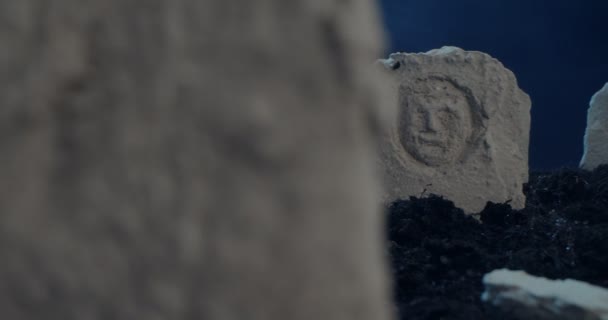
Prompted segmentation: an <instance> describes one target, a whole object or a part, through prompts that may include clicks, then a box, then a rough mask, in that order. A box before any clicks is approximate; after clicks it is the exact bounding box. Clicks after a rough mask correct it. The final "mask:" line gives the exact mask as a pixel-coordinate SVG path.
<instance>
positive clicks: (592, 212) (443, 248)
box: [388, 166, 608, 320]
mask: <svg viewBox="0 0 608 320" xmlns="http://www.w3.org/2000/svg"><path fill="white" fill-rule="evenodd" d="M524 192H525V193H526V195H527V204H526V208H525V209H523V210H512V209H511V207H510V206H509V205H508V204H495V203H488V204H487V206H486V208H485V209H484V210H483V211H482V212H481V213H480V214H478V215H476V217H474V216H467V215H465V214H464V213H463V211H462V210H461V209H458V208H456V207H455V206H454V204H453V203H452V202H451V201H448V200H446V199H443V198H441V197H438V196H434V195H430V196H429V197H425V198H420V199H419V198H410V199H409V200H403V201H396V202H394V203H392V204H391V205H390V206H389V207H388V237H389V251H390V255H391V260H392V267H393V274H394V280H395V300H396V304H397V308H398V310H399V314H400V319H407V320H417V319H425V320H427V319H428V320H430V319H462V320H474V319H491V320H500V319H514V318H511V317H510V316H509V315H508V314H503V313H501V312H500V311H498V310H496V309H494V308H491V307H489V306H487V305H485V304H483V303H482V302H481V300H480V296H481V293H482V291H483V285H482V282H481V280H482V277H483V275H484V274H486V273H488V272H491V271H492V270H495V269H501V268H508V269H511V270H524V271H527V272H528V273H530V274H533V275H537V276H543V277H548V278H553V279H557V278H573V279H578V280H583V281H587V282H590V283H592V284H595V285H600V286H604V287H608V166H603V167H600V168H598V169H596V170H595V171H593V172H588V171H582V170H575V169H562V170H559V171H556V172H551V173H532V174H531V176H530V182H529V183H528V184H527V185H526V186H525V188H524ZM479 220H481V222H479Z"/></svg>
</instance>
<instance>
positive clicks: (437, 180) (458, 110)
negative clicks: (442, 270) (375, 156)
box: [380, 47, 531, 213]
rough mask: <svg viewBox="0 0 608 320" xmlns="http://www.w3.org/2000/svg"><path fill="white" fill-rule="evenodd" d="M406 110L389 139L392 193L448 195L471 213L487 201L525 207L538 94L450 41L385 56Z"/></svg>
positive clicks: (389, 197) (388, 197)
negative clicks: (532, 99)
mask: <svg viewBox="0 0 608 320" xmlns="http://www.w3.org/2000/svg"><path fill="white" fill-rule="evenodd" d="M380 62H381V64H383V65H384V67H385V69H386V70H387V71H388V72H389V73H390V74H391V75H392V79H393V87H394V89H395V90H394V94H395V95H397V96H398V109H399V115H398V116H397V117H396V118H395V119H394V121H393V122H392V124H391V128H390V129H389V130H388V131H387V132H386V135H385V139H384V141H383V143H382V146H381V167H382V171H383V175H384V180H385V196H384V199H383V200H384V201H393V200H395V199H397V198H407V197H409V196H420V195H421V194H422V193H424V192H426V193H427V194H428V193H434V194H438V195H442V196H444V197H446V198H448V199H450V200H452V201H454V202H455V204H456V205H457V206H458V207H460V208H462V209H464V210H465V211H466V212H468V213H473V212H479V211H481V210H482V209H483V208H484V206H485V205H486V203H487V201H492V202H507V201H510V203H511V205H512V206H513V207H514V208H518V209H519V208H523V206H524V204H525V196H524V194H523V184H524V183H525V182H527V180H528V144H529V133H530V105H531V103H530V98H529V97H528V95H527V94H525V93H524V92H523V91H522V90H521V89H520V88H519V87H518V85H517V80H516V78H515V76H514V75H513V73H512V72H511V71H509V70H508V69H506V68H505V67H504V66H503V65H502V64H501V63H500V62H499V61H498V60H496V59H494V58H492V57H490V56H489V55H487V54H485V53H482V52H475V51H464V50H462V49H460V48H455V47H443V48H441V49H438V50H432V51H429V52H426V53H417V54H410V53H395V54H391V55H390V57H389V59H386V60H380Z"/></svg>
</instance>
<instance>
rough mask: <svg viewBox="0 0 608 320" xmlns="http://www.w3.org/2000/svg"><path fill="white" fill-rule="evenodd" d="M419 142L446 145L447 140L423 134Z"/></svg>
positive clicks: (419, 137) (437, 145) (436, 145)
mask: <svg viewBox="0 0 608 320" xmlns="http://www.w3.org/2000/svg"><path fill="white" fill-rule="evenodd" d="M418 143H421V144H425V145H430V146H435V147H445V145H446V141H445V140H442V139H436V138H435V139H433V138H428V137H423V136H421V135H419V136H418Z"/></svg>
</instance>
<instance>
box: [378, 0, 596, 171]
mask: <svg viewBox="0 0 608 320" xmlns="http://www.w3.org/2000/svg"><path fill="white" fill-rule="evenodd" d="M380 2H381V5H382V11H383V14H384V20H385V25H386V29H387V31H388V34H389V47H390V49H389V50H388V51H389V52H396V51H404V52H423V51H428V50H430V49H434V48H439V47H441V46H444V45H453V46H457V47H461V48H463V49H465V50H477V51H483V52H486V53H488V54H490V55H492V56H493V57H495V58H497V59H499V60H500V61H501V62H502V63H503V64H504V65H505V66H506V67H507V68H509V69H511V70H512V71H513V72H514V73H515V75H516V76H517V78H518V81H519V85H520V87H521V88H522V89H523V90H524V91H526V93H528V94H529V95H530V97H531V98H532V131H531V140H530V167H531V168H532V169H554V168H558V167H563V166H570V167H572V166H578V162H579V160H580V158H581V155H582V152H583V136H584V132H585V125H586V115H587V114H586V112H587V108H588V106H589V100H590V98H591V96H592V95H593V94H594V93H595V92H597V91H598V90H599V89H601V88H602V87H603V85H604V83H606V82H608V0H526V1H524V0H416V1H413V0H380ZM389 52H387V54H388V53H389Z"/></svg>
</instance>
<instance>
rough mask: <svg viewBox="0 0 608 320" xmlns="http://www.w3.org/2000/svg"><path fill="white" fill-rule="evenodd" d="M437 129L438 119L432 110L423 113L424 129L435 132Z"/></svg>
mask: <svg viewBox="0 0 608 320" xmlns="http://www.w3.org/2000/svg"><path fill="white" fill-rule="evenodd" d="M438 130H439V121H438V119H437V117H436V116H435V115H433V113H432V112H428V111H427V112H425V113H424V131H425V132H437V131H438Z"/></svg>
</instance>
